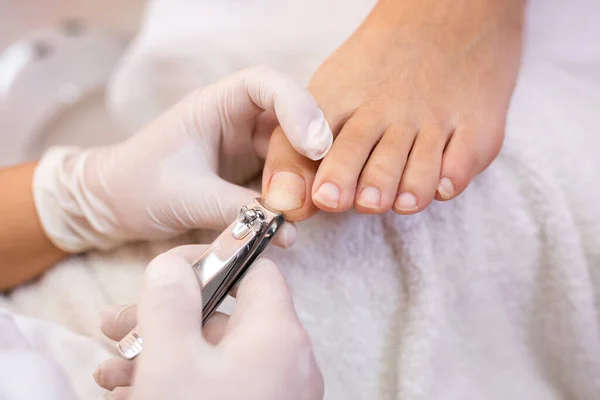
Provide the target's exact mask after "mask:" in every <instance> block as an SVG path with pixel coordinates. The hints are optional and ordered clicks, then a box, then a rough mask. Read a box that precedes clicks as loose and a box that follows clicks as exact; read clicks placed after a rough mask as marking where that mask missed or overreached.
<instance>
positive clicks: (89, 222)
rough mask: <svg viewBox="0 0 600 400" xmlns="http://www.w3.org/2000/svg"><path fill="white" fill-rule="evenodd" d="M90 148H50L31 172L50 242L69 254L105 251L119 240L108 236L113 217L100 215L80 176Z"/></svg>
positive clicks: (96, 201)
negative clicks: (85, 149) (94, 250)
mask: <svg viewBox="0 0 600 400" xmlns="http://www.w3.org/2000/svg"><path fill="white" fill-rule="evenodd" d="M89 156H90V151H82V150H81V149H79V148H77V147H53V148H51V149H50V150H48V151H47V152H46V153H45V154H44V156H43V157H42V159H41V160H40V162H39V163H38V166H37V168H36V170H35V172H34V176H33V198H34V202H35V207H36V209H37V213H38V216H39V218H40V221H41V224H42V227H43V229H44V231H45V232H46V235H47V236H48V238H49V239H50V241H51V242H52V243H53V244H54V245H55V246H56V247H58V248H59V249H61V250H63V251H66V252H69V253H81V252H84V251H87V250H91V249H102V250H106V249H109V248H112V247H115V246H117V245H119V244H120V243H122V240H121V239H116V238H114V237H112V236H113V235H111V232H114V231H115V230H114V223H113V222H112V220H113V218H110V216H109V217H108V218H107V217H102V213H101V212H99V211H106V209H107V208H106V207H104V206H103V205H102V203H101V202H100V201H99V200H98V199H97V198H96V197H94V196H93V194H92V193H90V191H89V190H87V188H86V185H85V182H84V179H83V177H84V176H85V174H84V171H85V165H86V163H87V162H88V159H89Z"/></svg>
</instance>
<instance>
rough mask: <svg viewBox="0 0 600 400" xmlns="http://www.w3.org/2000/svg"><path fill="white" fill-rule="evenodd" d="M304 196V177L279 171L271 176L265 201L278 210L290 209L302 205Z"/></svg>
mask: <svg viewBox="0 0 600 400" xmlns="http://www.w3.org/2000/svg"><path fill="white" fill-rule="evenodd" d="M305 196H306V183H305V182H304V179H303V178H302V177H301V176H300V175H296V174H294V173H292V172H287V171H280V172H276V173H275V174H274V175H273V177H272V178H271V182H270V183H269V190H268V191H267V195H266V196H265V201H266V202H267V204H268V205H269V206H271V207H273V208H274V209H276V210H278V211H290V210H296V209H298V208H300V207H302V204H304V198H305Z"/></svg>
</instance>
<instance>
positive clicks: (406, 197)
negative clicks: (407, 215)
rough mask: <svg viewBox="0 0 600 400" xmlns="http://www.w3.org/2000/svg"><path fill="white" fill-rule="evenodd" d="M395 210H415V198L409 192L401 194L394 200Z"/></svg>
mask: <svg viewBox="0 0 600 400" xmlns="http://www.w3.org/2000/svg"><path fill="white" fill-rule="evenodd" d="M396 208H397V209H398V210H400V211H413V210H416V209H417V198H416V197H415V195H414V194H412V193H409V192H404V193H401V194H400V196H398V198H397V199H396Z"/></svg>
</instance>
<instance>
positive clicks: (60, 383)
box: [0, 309, 110, 400]
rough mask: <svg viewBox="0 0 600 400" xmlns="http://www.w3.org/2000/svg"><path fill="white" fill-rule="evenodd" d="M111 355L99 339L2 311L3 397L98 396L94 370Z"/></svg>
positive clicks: (0, 367)
mask: <svg viewBox="0 0 600 400" xmlns="http://www.w3.org/2000/svg"><path fill="white" fill-rule="evenodd" d="M109 355H110V353H109V352H108V351H106V350H105V349H104V348H103V347H102V346H99V345H98V342H97V341H94V340H92V339H90V338H86V337H83V336H80V335H77V334H74V333H72V332H71V331H69V330H68V329H66V328H64V327H62V326H59V325H56V324H53V323H51V322H47V321H41V320H39V319H36V318H31V317H26V316H23V315H19V314H15V313H12V312H9V311H6V310H1V309H0V398H2V399H7V400H21V399H24V400H30V399H44V400H46V399H47V400H54V399H56V400H75V399H81V398H84V399H92V398H97V397H98V396H100V395H101V394H102V392H103V391H102V390H101V389H100V388H98V386H97V385H96V383H95V382H94V379H93V378H92V375H91V374H90V373H89V371H90V369H92V368H95V367H96V366H97V365H98V363H100V362H102V361H103V360H105V359H106V358H107V357H108V356H109Z"/></svg>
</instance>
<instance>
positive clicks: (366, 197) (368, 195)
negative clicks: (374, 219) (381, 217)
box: [356, 186, 381, 209]
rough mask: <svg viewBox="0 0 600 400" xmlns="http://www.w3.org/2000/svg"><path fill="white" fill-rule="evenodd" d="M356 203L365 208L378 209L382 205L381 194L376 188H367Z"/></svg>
mask: <svg viewBox="0 0 600 400" xmlns="http://www.w3.org/2000/svg"><path fill="white" fill-rule="evenodd" d="M356 203H357V204H358V205H361V206H363V207H365V208H372V209H378V208H379V205H380V203H381V192H380V191H379V189H377V188H376V187H372V186H369V187H366V188H364V189H363V190H362V191H361V192H360V195H359V196H358V200H356Z"/></svg>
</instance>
